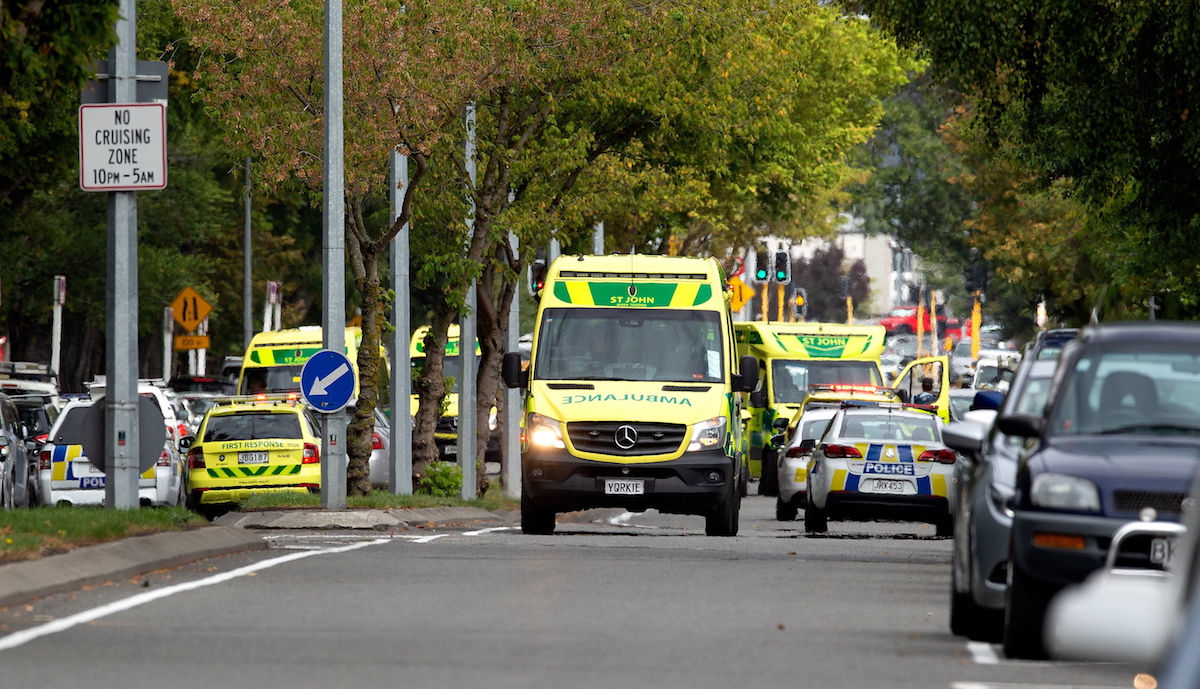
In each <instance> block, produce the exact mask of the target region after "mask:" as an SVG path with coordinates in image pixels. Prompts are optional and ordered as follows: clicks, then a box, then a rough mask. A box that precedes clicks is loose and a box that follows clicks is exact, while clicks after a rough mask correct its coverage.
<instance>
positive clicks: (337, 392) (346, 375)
mask: <svg viewBox="0 0 1200 689" xmlns="http://www.w3.org/2000/svg"><path fill="white" fill-rule="evenodd" d="M355 387H356V380H355V375H354V367H353V366H352V365H351V364H350V360H349V359H347V358H346V355H345V354H342V353H341V352H335V351H333V350H332V349H322V350H321V351H319V352H317V353H316V354H313V355H312V356H311V357H309V359H308V361H307V362H306V363H305V364H304V368H303V369H301V370H300V394H301V395H303V396H304V401H305V402H308V404H309V405H310V406H311V407H312V408H313V409H314V410H315V411H319V412H322V413H325V414H332V413H333V412H336V411H341V410H342V409H345V408H346V405H347V404H349V403H350V399H351V398H353V397H354V388H355Z"/></svg>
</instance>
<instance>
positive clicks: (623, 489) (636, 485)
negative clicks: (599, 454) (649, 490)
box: [604, 478, 646, 495]
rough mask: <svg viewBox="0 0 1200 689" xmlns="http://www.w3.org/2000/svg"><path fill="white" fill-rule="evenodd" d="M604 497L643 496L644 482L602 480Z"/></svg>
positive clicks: (644, 491) (636, 480) (644, 492)
mask: <svg viewBox="0 0 1200 689" xmlns="http://www.w3.org/2000/svg"><path fill="white" fill-rule="evenodd" d="M604 494H605V495H645V494H646V482H645V481H642V480H640V479H616V478H610V479H605V480H604Z"/></svg>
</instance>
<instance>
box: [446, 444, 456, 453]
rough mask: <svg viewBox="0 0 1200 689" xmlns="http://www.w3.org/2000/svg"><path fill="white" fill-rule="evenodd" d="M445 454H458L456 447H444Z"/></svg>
mask: <svg viewBox="0 0 1200 689" xmlns="http://www.w3.org/2000/svg"><path fill="white" fill-rule="evenodd" d="M446 454H448V455H457V454H458V445H446Z"/></svg>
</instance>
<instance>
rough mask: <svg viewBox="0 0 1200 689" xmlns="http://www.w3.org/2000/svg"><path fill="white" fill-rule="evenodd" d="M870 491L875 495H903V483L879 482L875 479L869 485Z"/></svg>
mask: <svg viewBox="0 0 1200 689" xmlns="http://www.w3.org/2000/svg"><path fill="white" fill-rule="evenodd" d="M871 490H873V491H875V492H876V493H903V492H904V481H881V480H880V479H875V481H874V482H873V483H872V484H871Z"/></svg>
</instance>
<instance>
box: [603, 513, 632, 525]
mask: <svg viewBox="0 0 1200 689" xmlns="http://www.w3.org/2000/svg"><path fill="white" fill-rule="evenodd" d="M630 519H633V512H622V513H620V514H618V515H617V516H615V517H609V518H608V523H609V524H612V525H613V526H626V525H627V524H628V523H629V520H630Z"/></svg>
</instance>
